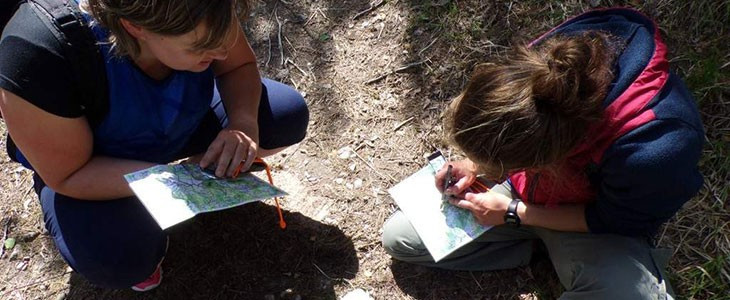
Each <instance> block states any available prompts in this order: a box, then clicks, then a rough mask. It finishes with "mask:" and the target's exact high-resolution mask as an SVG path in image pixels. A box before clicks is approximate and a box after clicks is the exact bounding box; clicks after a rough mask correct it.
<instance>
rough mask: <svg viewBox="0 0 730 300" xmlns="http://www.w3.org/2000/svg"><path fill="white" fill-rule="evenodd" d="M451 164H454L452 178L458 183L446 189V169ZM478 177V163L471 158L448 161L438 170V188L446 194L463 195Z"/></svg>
mask: <svg viewBox="0 0 730 300" xmlns="http://www.w3.org/2000/svg"><path fill="white" fill-rule="evenodd" d="M449 165H451V166H452V169H451V176H452V180H454V181H455V182H456V183H455V184H454V185H452V186H450V187H448V188H447V189H446V191H444V190H443V188H444V181H445V180H446V170H447V169H448V167H449ZM476 178H477V165H476V164H475V163H474V162H472V161H471V160H469V159H465V160H460V161H453V162H447V163H446V164H444V166H443V167H442V168H441V170H439V171H438V172H436V188H437V189H438V190H439V191H440V192H441V193H444V194H446V195H461V194H463V193H464V192H466V189H467V188H469V187H470V186H471V185H472V183H474V180H476Z"/></svg>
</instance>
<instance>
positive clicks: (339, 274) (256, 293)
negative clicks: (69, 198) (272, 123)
mask: <svg viewBox="0 0 730 300" xmlns="http://www.w3.org/2000/svg"><path fill="white" fill-rule="evenodd" d="M284 218H285V219H286V221H287V223H288V227H287V229H286V230H281V229H279V227H278V224H277V222H278V219H277V213H276V209H275V208H274V207H273V206H270V205H267V204H263V203H254V204H249V205H245V206H242V207H237V208H233V209H229V210H226V211H221V212H216V213H212V214H204V215H199V216H197V217H196V218H194V219H193V220H192V221H189V222H186V223H184V224H179V225H177V226H176V227H173V228H172V229H171V230H170V231H169V232H170V249H169V250H168V254H167V256H166V258H165V261H164V263H163V270H164V279H163V281H162V284H161V285H160V286H159V287H158V288H157V289H155V290H153V291H150V292H147V293H137V292H134V291H132V290H108V289H103V288H98V287H95V286H93V285H91V284H89V283H88V282H87V281H86V280H85V279H84V278H82V277H81V276H80V275H77V274H74V275H72V276H71V280H70V288H69V289H70V290H69V294H68V297H67V298H68V299H87V298H89V299H92V298H93V299H264V298H266V297H267V295H271V296H273V297H274V298H271V296H268V297H269V298H268V299H294V298H295V297H296V296H297V295H299V296H302V297H303V298H304V299H336V295H335V291H334V288H333V287H334V285H336V284H338V283H340V282H341V281H343V280H346V279H351V278H353V277H354V276H355V274H356V273H357V271H358V262H357V257H356V255H355V249H354V247H353V245H352V242H351V241H350V238H349V237H347V236H345V234H344V233H343V232H342V231H341V230H339V229H338V228H337V227H335V226H330V225H326V224H323V223H320V222H317V221H314V220H312V219H310V218H307V217H306V216H304V215H302V214H299V213H292V212H286V213H284Z"/></svg>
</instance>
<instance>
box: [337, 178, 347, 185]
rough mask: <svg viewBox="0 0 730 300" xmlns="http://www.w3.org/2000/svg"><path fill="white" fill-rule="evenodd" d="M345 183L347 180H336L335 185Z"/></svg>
mask: <svg viewBox="0 0 730 300" xmlns="http://www.w3.org/2000/svg"><path fill="white" fill-rule="evenodd" d="M344 182H345V180H344V179H342V178H335V183H336V184H343V183H344Z"/></svg>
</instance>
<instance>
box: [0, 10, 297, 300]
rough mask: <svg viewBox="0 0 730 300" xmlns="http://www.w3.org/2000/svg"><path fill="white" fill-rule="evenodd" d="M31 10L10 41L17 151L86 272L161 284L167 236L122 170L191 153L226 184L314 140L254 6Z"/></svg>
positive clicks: (71, 258) (8, 81)
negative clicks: (249, 32) (259, 33)
mask: <svg viewBox="0 0 730 300" xmlns="http://www.w3.org/2000/svg"><path fill="white" fill-rule="evenodd" d="M18 2H22V4H21V5H20V6H19V7H18V8H17V10H16V11H15V14H14V16H13V17H12V19H11V20H10V21H9V22H8V23H7V25H6V26H5V29H4V31H3V35H2V39H1V40H0V111H1V112H2V116H3V118H4V120H5V122H6V125H7V129H8V132H9V133H10V137H11V138H12V139H8V153H9V154H10V156H11V157H12V158H13V159H14V160H16V161H18V162H21V163H22V164H23V165H24V166H26V167H28V168H29V169H32V170H33V171H34V177H33V179H34V183H35V185H34V188H35V191H36V193H37V194H38V196H39V198H40V202H41V207H42V209H43V214H44V220H45V223H46V228H47V229H48V231H49V232H50V234H51V235H52V236H53V239H54V241H55V244H56V246H57V247H58V249H59V251H60V252H61V255H62V256H63V258H64V259H65V260H66V262H68V264H69V265H70V266H71V267H72V268H73V269H74V270H75V271H77V272H78V273H80V274H81V275H82V276H84V277H85V278H87V279H88V280H89V281H90V282H91V283H93V284H96V285H99V286H103V287H110V288H129V287H132V289H134V290H137V291H147V290H150V289H153V288H155V287H157V286H158V285H159V284H160V282H161V280H162V268H161V264H162V260H163V258H164V255H165V253H166V251H167V246H168V239H167V234H166V233H165V232H164V231H162V230H161V229H160V227H159V226H158V225H157V223H156V222H155V221H154V220H153V219H152V217H151V215H150V214H149V213H148V212H147V211H146V210H145V208H144V207H143V206H142V204H141V202H140V201H139V200H138V199H137V198H135V197H134V193H133V192H132V190H131V189H130V188H129V185H127V183H126V182H125V180H124V178H123V175H124V174H128V173H131V172H134V171H138V170H142V169H145V168H149V167H152V166H154V165H156V164H167V163H170V162H173V161H176V160H179V159H184V158H189V161H192V162H194V161H197V162H199V164H200V167H201V168H206V167H208V166H215V173H216V175H217V176H219V177H230V176H232V174H233V173H234V170H235V169H237V167H238V166H240V165H242V166H243V167H242V168H243V171H246V170H247V169H248V168H249V167H250V166H251V164H252V163H253V162H254V160H255V158H256V157H265V156H268V155H272V154H274V153H276V152H278V151H280V150H282V149H283V148H285V147H288V146H290V145H292V144H295V143H298V142H299V141H301V140H302V139H303V138H304V136H305V134H306V131H307V123H308V118H309V113H308V110H307V105H306V103H305V102H304V99H303V98H302V96H301V95H300V94H299V93H298V92H297V91H295V90H294V89H293V88H291V87H288V86H286V85H284V84H282V83H278V82H275V81H272V80H268V79H262V78H261V77H260V74H259V70H258V67H257V64H256V58H255V56H254V53H253V51H252V50H251V46H250V45H249V43H248V41H247V40H246V37H245V36H244V33H243V29H242V28H241V26H240V23H239V17H245V16H247V15H248V8H249V3H248V2H247V1H246V0H241V1H236V0H178V1H170V0H32V1H18ZM74 26H76V27H74ZM73 28H77V29H73ZM87 48H88V49H87ZM97 66H99V68H97ZM96 70H101V71H99V72H96ZM99 90H100V91H103V92H101V93H97V92H96V91H99Z"/></svg>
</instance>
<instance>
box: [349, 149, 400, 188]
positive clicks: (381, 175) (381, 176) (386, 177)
mask: <svg viewBox="0 0 730 300" xmlns="http://www.w3.org/2000/svg"><path fill="white" fill-rule="evenodd" d="M352 153H355V156H357V158H359V159H360V160H362V162H363V163H365V165H366V166H368V168H370V169H372V170H373V171H374V172H375V174H378V176H380V178H383V179H386V180H387V179H390V182H391V183H392V182H397V181H396V180H395V178H393V176H390V175H388V176H385V175H383V173H380V171H378V169H376V168H375V167H374V166H373V165H372V164H370V162H368V161H367V160H365V159H364V158H363V157H362V156H360V154H358V153H357V151H352Z"/></svg>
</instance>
